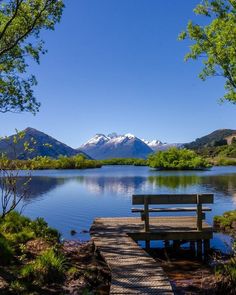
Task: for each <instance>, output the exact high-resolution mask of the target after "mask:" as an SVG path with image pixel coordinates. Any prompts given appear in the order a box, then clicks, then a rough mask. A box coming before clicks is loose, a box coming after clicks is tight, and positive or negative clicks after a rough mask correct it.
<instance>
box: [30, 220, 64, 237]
mask: <svg viewBox="0 0 236 295" xmlns="http://www.w3.org/2000/svg"><path fill="white" fill-rule="evenodd" d="M30 228H31V229H32V231H33V232H34V233H35V236H36V237H37V238H44V239H46V240H47V241H51V242H58V241H59V240H60V233H59V232H58V231H57V230H56V229H54V228H51V227H49V226H48V224H47V222H46V221H45V220H44V219H43V218H36V219H35V220H34V221H31V223H30Z"/></svg>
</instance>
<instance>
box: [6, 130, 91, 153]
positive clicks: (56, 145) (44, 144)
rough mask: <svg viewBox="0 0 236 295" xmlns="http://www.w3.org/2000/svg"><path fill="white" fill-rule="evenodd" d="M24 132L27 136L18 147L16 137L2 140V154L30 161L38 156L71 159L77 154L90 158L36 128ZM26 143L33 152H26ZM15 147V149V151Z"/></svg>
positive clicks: (20, 141)
mask: <svg viewBox="0 0 236 295" xmlns="http://www.w3.org/2000/svg"><path fill="white" fill-rule="evenodd" d="M23 132H24V134H25V135H24V137H23V138H22V139H20V140H19V142H18V143H17V144H16V145H14V144H13V141H14V136H15V135H12V136H9V137H8V138H7V139H2V140H0V153H6V154H7V156H8V157H9V158H11V159H14V158H18V159H29V158H34V157H36V156H48V157H52V158H57V157H58V156H60V155H63V156H68V157H70V156H74V155H77V154H84V155H85V156H86V157H88V156H87V155H86V154H85V153H83V152H82V151H79V150H75V149H73V148H71V147H69V146H68V145H66V144H64V143H62V142H60V141H58V140H56V139H55V138H53V137H51V136H49V135H47V134H45V133H43V132H41V131H38V130H36V129H34V128H30V127H28V128H26V129H25V130H23ZM25 142H28V143H29V147H30V148H32V151H28V152H26V151H25V148H24V143H25ZM13 146H14V147H15V151H14V149H13Z"/></svg>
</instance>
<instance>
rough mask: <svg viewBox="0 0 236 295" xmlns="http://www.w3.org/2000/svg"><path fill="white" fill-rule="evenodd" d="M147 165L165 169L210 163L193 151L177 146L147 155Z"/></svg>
mask: <svg viewBox="0 0 236 295" xmlns="http://www.w3.org/2000/svg"><path fill="white" fill-rule="evenodd" d="M148 165H149V166H150V167H152V168H158V169H166V170H194V169H203V168H209V167H210V164H209V163H208V162H207V161H206V160H205V159H203V158H202V157H201V156H198V155H197V154H196V153H195V152H194V151H191V150H188V149H177V148H170V149H168V150H167V151H159V152H157V153H155V154H153V155H151V156H149V158H148Z"/></svg>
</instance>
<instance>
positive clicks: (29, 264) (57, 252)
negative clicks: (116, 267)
mask: <svg viewBox="0 0 236 295" xmlns="http://www.w3.org/2000/svg"><path fill="white" fill-rule="evenodd" d="M0 232H1V234H0V293H1V294H25V295H26V294H35V295H37V294H91V293H92V294H94V293H96V292H98V291H99V290H100V289H104V290H106V289H107V290H108V288H109V280H110V278H109V270H108V269H107V268H106V265H105V264H104V262H103V261H102V260H99V258H98V257H96V255H94V251H95V250H94V246H93V244H92V243H87V244H78V243H76V242H73V241H71V242H64V243H61V242H60V235H59V233H58V232H57V230H55V229H52V228H50V227H49V226H48V225H47V223H46V222H45V221H44V220H43V219H42V218H38V219H36V220H30V219H29V218H27V217H24V216H21V215H20V214H19V213H17V212H11V213H10V214H8V215H7V216H6V217H5V218H4V219H2V220H1V221H0ZM73 292H74V293H73ZM90 292H91V293H90ZM104 294H108V292H107V293H104Z"/></svg>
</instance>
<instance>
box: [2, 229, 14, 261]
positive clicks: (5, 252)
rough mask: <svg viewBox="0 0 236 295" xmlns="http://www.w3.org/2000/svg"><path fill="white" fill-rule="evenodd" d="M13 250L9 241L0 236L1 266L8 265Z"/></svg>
mask: <svg viewBox="0 0 236 295" xmlns="http://www.w3.org/2000/svg"><path fill="white" fill-rule="evenodd" d="M13 252H14V250H13V248H12V247H11V245H10V243H9V241H8V240H7V239H6V238H5V237H4V236H3V235H2V234H0V262H1V264H8V263H9V262H10V261H11V260H12V258H13Z"/></svg>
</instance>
